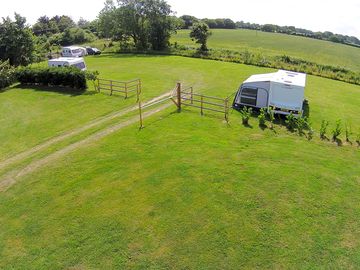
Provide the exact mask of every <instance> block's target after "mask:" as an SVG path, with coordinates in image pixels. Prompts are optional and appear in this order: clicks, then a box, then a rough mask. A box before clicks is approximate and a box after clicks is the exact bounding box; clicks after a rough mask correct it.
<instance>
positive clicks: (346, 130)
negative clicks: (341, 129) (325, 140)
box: [345, 124, 352, 143]
mask: <svg viewBox="0 0 360 270" xmlns="http://www.w3.org/2000/svg"><path fill="white" fill-rule="evenodd" d="M351 135H352V131H351V126H349V125H348V124H345V139H346V142H348V143H349V142H350V136H351Z"/></svg>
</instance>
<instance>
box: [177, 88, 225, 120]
mask: <svg viewBox="0 0 360 270" xmlns="http://www.w3.org/2000/svg"><path fill="white" fill-rule="evenodd" d="M174 98H176V100H174ZM173 101H174V102H175V104H176V105H177V107H178V109H179V110H181V107H182V105H184V106H188V107H194V108H198V109H200V112H201V114H202V115H203V114H204V111H212V112H218V113H223V114H224V116H225V120H226V121H227V122H228V121H229V110H230V107H229V97H228V98H219V97H214V96H207V95H203V94H198V93H194V89H193V88H192V87H188V88H185V89H182V87H181V84H180V83H178V84H177V88H176V93H175V94H173Z"/></svg>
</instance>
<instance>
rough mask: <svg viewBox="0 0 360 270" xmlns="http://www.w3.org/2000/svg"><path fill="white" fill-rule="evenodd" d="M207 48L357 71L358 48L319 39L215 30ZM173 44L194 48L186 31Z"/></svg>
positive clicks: (245, 31) (242, 30) (247, 31)
mask: <svg viewBox="0 0 360 270" xmlns="http://www.w3.org/2000/svg"><path fill="white" fill-rule="evenodd" d="M212 32H213V35H212V36H211V37H210V39H209V48H216V49H228V50H240V51H244V50H249V51H251V52H255V53H262V54H265V55H270V56H272V55H288V56H292V57H295V58H301V59H304V60H308V61H311V62H316V63H319V64H324V65H331V66H340V67H345V68H347V69H351V70H354V71H360V49H359V48H355V47H351V46H347V45H343V44H337V43H333V42H327V41H322V40H316V39H310V38H304V37H299V36H291V35H285V34H277V33H266V32H261V31H253V30H245V29H237V30H224V29H214V30H212ZM172 42H177V43H178V44H181V45H188V46H197V45H195V43H194V42H193V41H191V39H190V38H189V30H181V31H178V33H177V35H175V36H173V38H172Z"/></svg>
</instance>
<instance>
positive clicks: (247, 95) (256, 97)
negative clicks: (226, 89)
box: [234, 86, 269, 108]
mask: <svg viewBox="0 0 360 270" xmlns="http://www.w3.org/2000/svg"><path fill="white" fill-rule="evenodd" d="M268 99H269V96H268V91H267V90H266V89H264V88H260V87H251V86H242V87H241V89H240V91H239V92H238V95H237V97H236V99H235V102H234V106H235V107H239V106H248V107H255V108H265V107H267V106H268Z"/></svg>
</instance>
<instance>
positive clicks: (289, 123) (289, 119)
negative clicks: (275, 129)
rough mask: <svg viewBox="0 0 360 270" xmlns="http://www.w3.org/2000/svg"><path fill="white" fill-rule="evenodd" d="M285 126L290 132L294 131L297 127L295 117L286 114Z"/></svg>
mask: <svg viewBox="0 0 360 270" xmlns="http://www.w3.org/2000/svg"><path fill="white" fill-rule="evenodd" d="M285 124H286V127H287V128H288V129H289V130H290V131H294V130H295V128H296V126H297V120H296V117H295V116H294V115H293V114H292V113H290V114H288V115H287V116H286V120H285Z"/></svg>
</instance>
